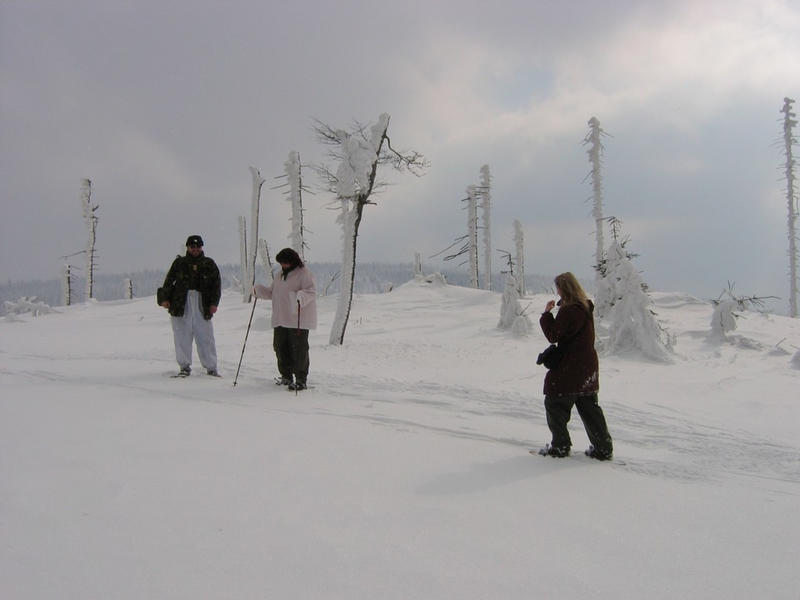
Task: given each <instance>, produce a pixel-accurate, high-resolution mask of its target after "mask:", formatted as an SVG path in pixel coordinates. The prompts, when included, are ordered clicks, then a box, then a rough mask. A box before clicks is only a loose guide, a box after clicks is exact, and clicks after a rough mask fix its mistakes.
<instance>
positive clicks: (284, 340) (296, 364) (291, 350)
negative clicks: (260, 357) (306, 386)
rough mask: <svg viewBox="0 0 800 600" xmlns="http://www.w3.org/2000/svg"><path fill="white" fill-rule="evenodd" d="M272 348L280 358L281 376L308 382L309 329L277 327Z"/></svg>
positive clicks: (279, 368)
mask: <svg viewBox="0 0 800 600" xmlns="http://www.w3.org/2000/svg"><path fill="white" fill-rule="evenodd" d="M272 348H273V349H274V350H275V356H276V357H277V358H278V371H279V372H280V374H281V377H286V378H287V379H291V378H292V375H294V378H295V381H301V382H303V383H305V382H306V378H307V377H308V366H309V362H310V361H309V359H308V329H294V328H289V327H276V328H275V329H274V334H273V337H272Z"/></svg>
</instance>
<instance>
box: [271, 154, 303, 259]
mask: <svg viewBox="0 0 800 600" xmlns="http://www.w3.org/2000/svg"><path fill="white" fill-rule="evenodd" d="M283 171H284V173H283V175H281V177H285V178H286V183H284V184H282V185H279V186H277V187H285V188H287V190H286V192H284V193H285V194H286V195H287V196H288V198H287V199H288V201H289V202H290V203H291V205H292V232H291V233H290V234H289V240H290V241H291V246H292V248H293V249H294V250H295V252H297V254H299V255H300V258H301V259H303V260H305V249H306V248H307V246H306V242H305V232H306V230H305V225H304V224H303V192H307V191H309V190H308V189H306V188H305V187H304V186H303V167H302V164H301V163H300V153H299V152H294V151H293V152H289V157H288V158H287V160H286V162H285V163H283Z"/></svg>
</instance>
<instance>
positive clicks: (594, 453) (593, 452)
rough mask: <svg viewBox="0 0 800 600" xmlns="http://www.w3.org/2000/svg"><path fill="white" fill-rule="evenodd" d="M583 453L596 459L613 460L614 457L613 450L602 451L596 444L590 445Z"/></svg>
mask: <svg viewBox="0 0 800 600" xmlns="http://www.w3.org/2000/svg"><path fill="white" fill-rule="evenodd" d="M583 453H584V454H585V455H586V456H588V457H589V458H593V459H595V460H612V459H613V458H614V453H613V452H600V451H599V450H597V449H596V448H595V447H594V446H589V447H588V448H587V449H586V450H584V452H583Z"/></svg>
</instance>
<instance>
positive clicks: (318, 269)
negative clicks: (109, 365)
mask: <svg viewBox="0 0 800 600" xmlns="http://www.w3.org/2000/svg"><path fill="white" fill-rule="evenodd" d="M308 267H309V269H311V271H312V273H314V278H315V279H316V282H317V291H318V293H319V295H320V296H323V295H333V294H337V293H338V292H339V281H340V280H339V278H338V277H336V278H334V275H337V274H338V273H339V269H340V265H339V264H338V263H308ZM219 268H220V273H221V275H222V288H223V289H227V288H232V287H235V286H236V282H237V280H238V277H239V274H240V266H239V265H238V264H237V265H233V264H227V265H220V266H219ZM425 272H426V273H428V271H427V270H426V271H425ZM439 272H440V273H442V274H443V275H444V276H445V278H446V279H447V282H448V283H450V284H452V285H459V286H468V285H469V283H470V278H469V274H468V273H467V272H466V271H459V270H457V269H452V270H447V269H445V270H441V271H439ZM165 275H166V270H147V271H137V272H134V273H118V274H113V275H106V274H102V273H97V274H96V275H95V280H94V297H95V299H96V300H100V301H108V300H120V299H122V298H125V293H126V289H125V280H126V279H130V280H131V281H132V282H133V295H134V297H135V298H143V297H147V296H155V293H156V290H157V289H158V287H159V286H161V284H162V283H163V282H164V276H165ZM413 278H414V267H413V265H412V264H411V263H407V264H384V263H363V264H359V265H358V267H357V269H356V280H355V292H356V293H357V294H379V293H384V292H388V291H391V290H392V289H393V288H395V287H397V286H398V285H401V284H403V283H406V282H407V281H410V280H411V279H413ZM267 280H268V275H267V273H266V271H265V270H264V268H263V267H261V266H259V267H258V269H257V274H256V281H257V282H260V283H265V282H267ZM504 282H505V275H504V274H502V273H497V274H495V276H494V277H493V280H492V289H493V290H495V291H498V292H501V291H503V287H504V285H505V283H504ZM525 284H526V288H527V290H528V293H530V294H537V293H542V292H546V291H548V290H552V289H553V278H552V277H551V276H543V275H528V276H526V277H525ZM85 293H86V282H85V280H84V279H83V278H81V277H74V278H73V281H72V302H73V304H78V303H81V302H84V301H85V298H84V295H85ZM26 296H27V297H30V296H35V297H37V298H38V299H39V300H41V301H42V302H44V303H45V304H48V305H49V306H62V305H63V304H64V301H63V297H64V292H63V289H62V281H61V280H60V279H48V280H31V281H8V282H6V283H4V284H0V315H3V314H5V301H15V300H18V299H19V298H22V297H26Z"/></svg>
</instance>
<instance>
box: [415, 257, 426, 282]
mask: <svg viewBox="0 0 800 600" xmlns="http://www.w3.org/2000/svg"><path fill="white" fill-rule="evenodd" d="M423 275H424V274H423V272H422V254H421V253H419V252H415V253H414V278H419V277H422V276H423Z"/></svg>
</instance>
